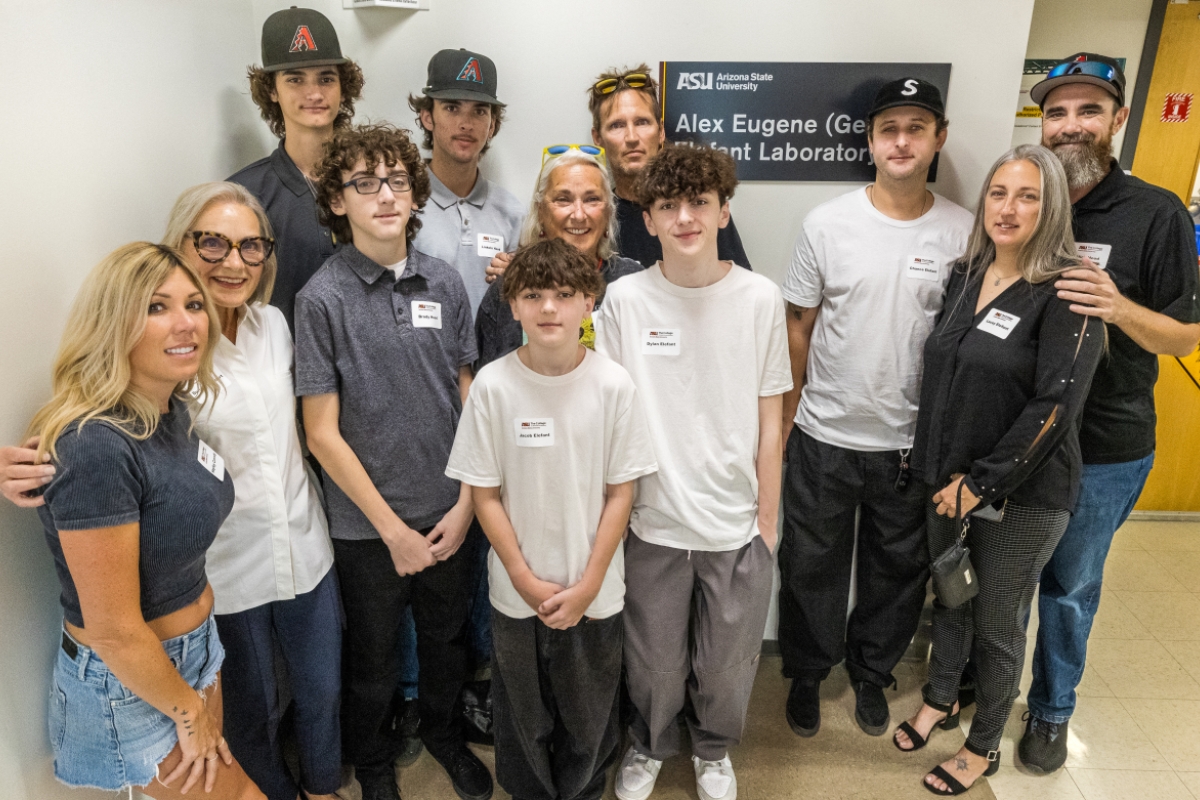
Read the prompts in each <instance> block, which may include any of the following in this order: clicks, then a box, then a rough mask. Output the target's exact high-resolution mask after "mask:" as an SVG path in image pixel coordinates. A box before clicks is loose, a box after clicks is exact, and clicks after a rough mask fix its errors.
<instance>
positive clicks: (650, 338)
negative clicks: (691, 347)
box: [642, 328, 683, 356]
mask: <svg viewBox="0 0 1200 800" xmlns="http://www.w3.org/2000/svg"><path fill="white" fill-rule="evenodd" d="M682 334H683V331H681V330H680V329H679V328H643V329H642V353H643V354H644V355H652V356H677V355H679V346H680V340H681V339H682V338H683V336H682Z"/></svg>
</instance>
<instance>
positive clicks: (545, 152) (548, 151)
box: [542, 144, 608, 167]
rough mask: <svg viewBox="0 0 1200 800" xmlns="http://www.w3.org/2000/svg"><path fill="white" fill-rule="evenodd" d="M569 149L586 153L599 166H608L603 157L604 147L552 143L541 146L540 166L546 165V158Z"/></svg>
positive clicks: (559, 154) (558, 154) (553, 156)
mask: <svg viewBox="0 0 1200 800" xmlns="http://www.w3.org/2000/svg"><path fill="white" fill-rule="evenodd" d="M571 150H578V151H579V152H581V153H587V154H588V155H589V156H592V157H593V158H595V159H596V160H597V161H599V162H600V165H601V166H605V167H606V166H608V161H606V160H605V158H604V148H603V147H596V145H594V144H552V145H550V146H549V147H543V148H542V166H543V167H544V166H546V161H547V159H551V158H555V157H557V156H561V155H562V154H563V153H566V152H569V151H571Z"/></svg>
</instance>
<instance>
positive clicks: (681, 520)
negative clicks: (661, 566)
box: [596, 262, 792, 551]
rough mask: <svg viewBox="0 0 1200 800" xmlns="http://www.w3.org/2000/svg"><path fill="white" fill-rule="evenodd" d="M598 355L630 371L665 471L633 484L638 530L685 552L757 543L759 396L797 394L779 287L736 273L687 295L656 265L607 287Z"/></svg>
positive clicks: (598, 333) (648, 538)
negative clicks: (756, 461) (755, 538)
mask: <svg viewBox="0 0 1200 800" xmlns="http://www.w3.org/2000/svg"><path fill="white" fill-rule="evenodd" d="M596 349H597V351H599V352H601V353H603V354H604V355H607V356H609V357H610V358H612V359H613V360H615V361H617V362H619V363H620V364H621V365H622V366H624V367H625V369H627V370H629V374H630V375H631V376H632V377H633V382H634V383H635V384H637V387H638V391H639V392H640V393H641V396H642V402H643V403H645V405H646V415H647V417H648V418H649V420H650V435H651V438H652V439H653V440H654V452H655V454H656V455H657V456H658V465H659V471H658V472H657V473H655V474H654V475H649V476H647V477H645V478H642V479H641V480H640V481H639V482H638V497H637V500H636V501H635V502H634V505H633V513H632V515H631V516H630V527H631V528H632V530H633V532H634V533H635V534H637V536H638V537H639V538H641V539H642V540H643V541H647V542H651V543H652V544H659V545H665V546H667V547H677V548H680V549H685V550H710V551H720V550H736V549H738V548H740V547H742V546H744V545H745V544H746V543H747V542H749V541H750V540H751V539H753V538H754V536H755V535H757V532H758V529H757V524H756V523H757V518H758V478H757V475H756V473H755V469H754V462H755V459H756V457H757V455H758V399H759V398H760V397H769V396H772V395H777V394H783V393H784V392H786V391H788V390H789V389H791V388H792V376H791V365H790V362H789V361H788V346H787V330H786V327H785V325H784V318H783V298H782V297H781V296H780V294H779V287H778V286H776V285H775V284H774V283H773V282H772V281H770V280H769V279H767V278H765V277H763V276H762V275H758V274H755V273H753V272H750V271H749V270H745V269H739V268H737V267H734V268H732V269H730V270H729V272H728V273H727V274H726V275H725V277H724V278H722V279H721V280H719V281H717V282H716V283H714V284H712V285H711V286H704V287H701V288H699V289H688V288H684V287H682V286H676V285H675V284H673V283H671V282H670V281H668V280H667V279H666V278H665V277H663V274H662V265H661V262H660V263H659V264H656V265H655V266H653V267H651V268H650V269H648V270H646V271H644V272H639V273H637V274H634V275H628V276H626V277H624V278H622V279H621V280H619V281H617V282H616V283H614V284H613V285H612V286H611V287H609V289H608V295H607V296H606V297H605V299H604V305H603V307H601V309H600V311H598V312H597V315H596Z"/></svg>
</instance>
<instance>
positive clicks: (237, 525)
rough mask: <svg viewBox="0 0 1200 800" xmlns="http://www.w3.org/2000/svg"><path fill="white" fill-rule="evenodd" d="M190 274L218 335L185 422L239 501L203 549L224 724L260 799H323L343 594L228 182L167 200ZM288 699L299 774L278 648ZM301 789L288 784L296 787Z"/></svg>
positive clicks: (258, 277) (263, 268)
mask: <svg viewBox="0 0 1200 800" xmlns="http://www.w3.org/2000/svg"><path fill="white" fill-rule="evenodd" d="M163 239H164V241H166V242H167V243H168V244H170V245H172V246H174V247H177V248H178V249H179V250H180V252H182V253H183V256H184V258H186V259H187V260H188V263H190V264H191V265H192V267H193V268H195V270H196V272H197V273H199V275H200V277H201V280H202V281H203V283H204V286H205V288H206V289H207V290H208V293H209V295H210V297H211V298H212V302H213V306H214V308H215V309H216V313H217V317H218V318H219V319H220V329H221V334H220V336H219V338H218V340H217V343H216V345H215V349H214V350H213V365H214V367H215V369H216V371H217V373H218V374H219V375H220V376H221V394H220V395H219V396H217V397H215V398H207V399H205V400H203V401H202V403H201V406H200V408H199V409H198V411H197V413H196V430H197V431H198V432H199V434H200V436H201V437H202V438H203V439H204V440H205V441H206V442H208V443H209V444H211V445H212V446H213V447H214V448H215V449H216V450H217V451H218V452H219V453H221V455H222V456H224V458H225V468H226V469H227V470H228V471H229V472H230V473H231V474H232V475H233V477H234V480H235V481H236V482H237V487H238V491H237V500H236V502H235V503H234V505H233V511H232V512H231V513H230V515H229V518H228V519H226V520H225V523H224V524H223V525H222V526H221V530H220V532H219V533H218V534H217V538H216V541H215V542H213V546H212V548H211V549H210V550H209V553H208V578H209V580H210V581H212V584H213V588H214V591H215V594H216V607H215V613H216V619H217V628H218V629H219V630H220V634H221V642H222V644H223V645H224V646H225V649H226V653H227V661H226V664H227V667H228V669H227V670H226V675H227V677H226V681H225V696H226V698H228V700H229V708H228V712H227V715H226V725H225V730H226V731H227V735H228V737H229V744H230V748H231V749H232V751H233V754H234V755H235V756H236V757H237V759H238V761H239V762H240V763H241V764H242V765H243V766H244V767H245V769H246V772H247V773H248V774H249V775H250V777H251V778H253V779H254V781H255V783H257V784H258V785H259V787H260V788H262V790H263V791H264V792H265V793H266V795H267V797H268V798H269V799H270V800H296V798H297V797H298V796H299V795H298V793H299V791H300V789H301V788H303V790H304V792H305V796H307V797H308V798H309V799H310V800H329V799H330V798H332V796H333V793H334V792H335V791H337V789H338V788H339V786H341V766H342V761H341V756H342V748H341V740H340V734H339V727H338V726H339V703H340V693H341V647H342V635H341V634H342V626H341V614H342V607H341V601H340V598H339V596H338V587H337V578H336V575H335V573H334V570H333V569H332V567H333V545H332V544H331V543H330V541H329V526H328V524H327V523H326V520H325V513H324V512H323V511H322V510H321V502H320V498H319V496H318V494H317V489H316V486H315V484H314V482H313V481H312V480H310V479H309V475H308V473H307V471H306V469H305V463H304V455H303V452H302V451H301V448H300V437H299V435H298V433H297V430H296V400H295V392H294V383H293V381H292V336H291V332H290V330H289V329H288V324H287V321H286V320H285V319H284V316H283V313H282V312H281V311H280V310H279V309H277V308H275V307H274V306H270V305H267V302H268V301H269V300H270V297H271V288H272V284H273V283H274V280H275V254H274V252H273V250H274V240H273V239H272V238H271V229H270V224H269V223H268V221H267V217H266V214H265V212H264V211H263V209H262V206H261V205H259V203H258V201H257V200H256V199H255V198H254V197H253V196H252V195H251V194H250V193H249V192H248V191H247V190H246V189H245V188H243V187H242V186H239V185H237V184H234V183H202V184H200V185H199V186H193V187H192V188H190V189H188V190H186V191H185V192H184V193H183V194H182V195H180V196H179V199H178V200H177V201H176V202H175V207H174V208H173V209H172V210H171V216H170V218H169V219H168V221H167V231H166V234H165V235H164V237H163ZM277 652H278V653H281V654H282V656H283V660H284V662H285V663H286V665H287V670H286V675H287V677H288V683H289V690H290V691H288V692H286V694H287V695H290V696H291V698H292V702H293V704H294V707H295V712H296V713H295V720H296V726H295V729H296V744H297V755H298V760H299V766H300V776H299V778H300V780H299V781H297V780H295V779H294V778H293V777H292V774H291V772H290V771H289V770H288V767H287V765H286V764H285V762H284V758H283V752H282V750H283V748H282V745H283V743H282V741H281V738H282V737H281V735H280V732H279V723H280V717H281V715H282V709H281V708H279V706H278V702H277V698H278V696H279V687H278V685H277V680H278V679H277V675H279V674H280V670H277V668H276V653H277ZM298 784H299V785H298Z"/></svg>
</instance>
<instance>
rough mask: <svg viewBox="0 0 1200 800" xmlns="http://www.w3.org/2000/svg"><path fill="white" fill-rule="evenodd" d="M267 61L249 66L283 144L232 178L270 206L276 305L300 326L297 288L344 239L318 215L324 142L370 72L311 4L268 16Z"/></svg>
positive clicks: (341, 123) (345, 119)
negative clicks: (346, 53)
mask: <svg viewBox="0 0 1200 800" xmlns="http://www.w3.org/2000/svg"><path fill="white" fill-rule="evenodd" d="M262 62H263V65H262V66H261V67H251V68H250V71H249V73H248V77H249V79H250V96H251V97H252V98H254V102H255V104H257V105H258V108H259V111H260V112H261V113H262V117H263V119H264V120H265V121H266V122H267V125H268V126H269V127H270V128H271V132H272V133H274V134H275V135H276V136H278V137H279V139H280V141H279V146H278V147H277V148H276V149H275V152H274V153H272V154H271V155H269V156H267V157H266V158H264V159H260V160H259V161H256V162H254V163H253V164H251V165H250V166H248V167H246V168H245V169H243V170H241V171H239V172H237V173H236V174H234V175H233V176H232V177H230V178H229V180H230V181H232V182H234V183H240V184H241V185H242V186H245V187H246V188H247V189H249V190H250V193H251V194H253V195H254V196H255V197H256V198H258V201H259V202H260V203H262V204H263V208H264V209H266V212H267V218H268V219H269V220H270V221H271V230H272V232H273V233H274V235H275V238H276V239H277V240H278V243H279V244H278V247H277V249H276V253H275V258H276V261H277V263H278V265H279V271H278V274H277V277H276V279H275V288H274V290H273V291H272V293H271V305H273V306H275V307H276V308H278V309H279V310H280V311H282V312H283V315H284V316H285V317H286V318H287V321H288V325H289V326H291V328H292V330H293V331H295V325H294V324H293V323H294V320H293V317H294V314H295V312H294V304H295V297H296V293H297V292H299V291H300V290H301V289H302V288H304V284H306V283H308V279H309V278H311V277H312V276H313V273H315V272H316V271H317V269H318V268H319V267H320V266H321V265H322V264H323V263H325V260H326V259H327V258H329V257H330V256H331V255H333V254H334V252H336V250H337V245H338V242H337V241H336V239H335V237H334V235H333V233H332V232H331V231H330V230H329V228H328V227H326V226H324V225H322V224H321V223H320V220H319V219H318V217H317V204H316V200H315V199H314V193H315V192H314V189H313V186H312V178H313V177H314V176H315V174H316V168H317V164H318V162H319V161H320V160H321V148H322V147H324V146H325V143H326V142H328V141H329V140H330V139H332V138H333V133H334V131H335V130H337V129H340V128H345V127H346V126H347V125H349V124H350V120H351V118H352V117H353V116H354V103H355V101H356V100H358V99H359V98H361V97H362V88H363V74H362V70H361V69H359V67H358V65H357V64H355V63H354V62H353V61H351V60H349V59H347V58H344V57H343V56H342V50H341V46H340V45H339V44H338V38H337V32H336V31H335V30H334V29H333V25H332V24H330V22H329V20H328V19H326V18H325V16H324V15H323V14H321V13H320V12H317V11H313V10H312V9H309V8H289V9H284V10H282V11H277V12H275V13H274V14H272V15H271V16H269V17H267V21H266V22H264V23H263V31H262Z"/></svg>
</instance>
